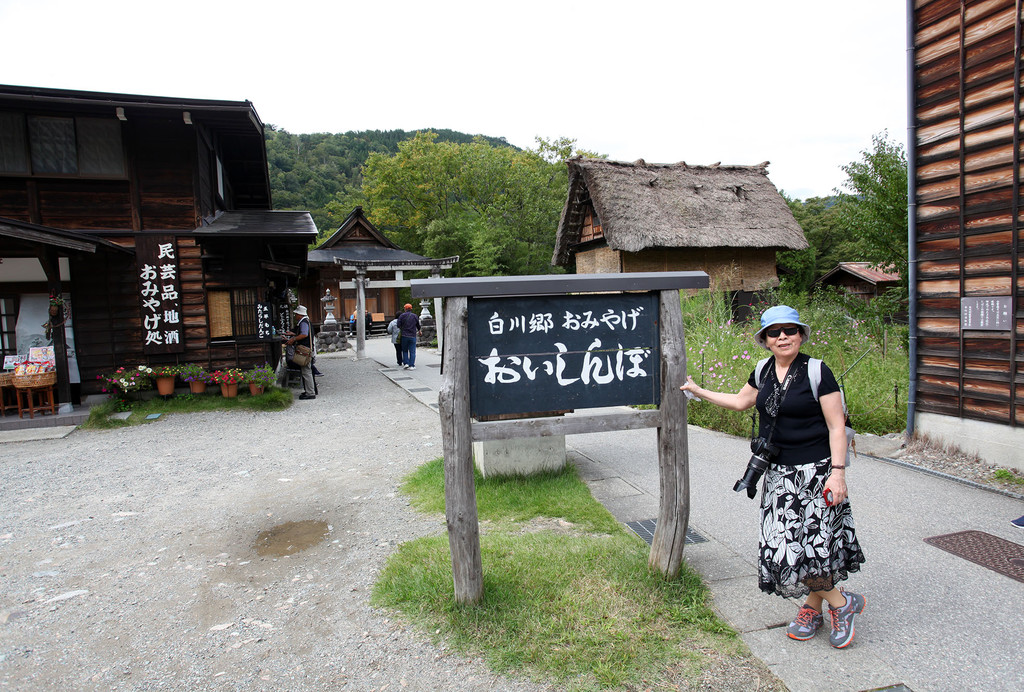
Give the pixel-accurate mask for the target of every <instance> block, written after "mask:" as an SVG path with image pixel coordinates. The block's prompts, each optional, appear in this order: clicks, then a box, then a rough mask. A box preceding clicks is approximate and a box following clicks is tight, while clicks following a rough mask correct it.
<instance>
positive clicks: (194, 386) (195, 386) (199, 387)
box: [188, 380, 206, 394]
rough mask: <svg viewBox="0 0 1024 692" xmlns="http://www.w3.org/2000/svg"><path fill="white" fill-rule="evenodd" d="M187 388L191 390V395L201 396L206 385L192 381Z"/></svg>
mask: <svg viewBox="0 0 1024 692" xmlns="http://www.w3.org/2000/svg"><path fill="white" fill-rule="evenodd" d="M188 388H189V389H191V390H192V393H193V394H202V393H203V392H205V391H206V383H205V382H200V381H198V380H193V381H192V382H189V383H188Z"/></svg>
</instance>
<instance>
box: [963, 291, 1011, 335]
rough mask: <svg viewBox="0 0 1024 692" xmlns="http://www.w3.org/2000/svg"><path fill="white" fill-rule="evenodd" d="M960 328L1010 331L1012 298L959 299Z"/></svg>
mask: <svg viewBox="0 0 1024 692" xmlns="http://www.w3.org/2000/svg"><path fill="white" fill-rule="evenodd" d="M960 329H981V330H988V331H1010V330H1011V329H1013V299H1012V298H1011V297H1010V296H987V297H984V298H961V299H960Z"/></svg>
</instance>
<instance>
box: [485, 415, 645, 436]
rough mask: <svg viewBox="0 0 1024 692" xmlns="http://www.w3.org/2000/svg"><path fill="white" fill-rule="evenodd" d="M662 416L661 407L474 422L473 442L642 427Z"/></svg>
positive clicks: (637, 428)
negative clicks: (644, 409) (583, 414)
mask: <svg viewBox="0 0 1024 692" xmlns="http://www.w3.org/2000/svg"><path fill="white" fill-rule="evenodd" d="M661 419H662V415H661V411H658V410H647V411H631V412H628V413H610V414H595V415H590V416H569V417H562V416H558V417H550V418H523V419H518V420H498V421H487V422H485V423H481V422H477V423H473V425H472V435H473V442H486V441H488V440H505V439H508V438H514V437H550V436H553V435H576V434H579V433H595V432H611V431H614V430H639V429H641V428H657V427H658V426H660V425H661Z"/></svg>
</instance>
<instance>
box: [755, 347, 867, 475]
mask: <svg viewBox="0 0 1024 692" xmlns="http://www.w3.org/2000/svg"><path fill="white" fill-rule="evenodd" d="M769 360H771V358H770V357H769V358H762V359H761V360H759V361H757V366H756V367H755V368H754V384H755V385H757V388H758V389H760V388H761V383H762V382H763V381H764V369H765V366H767V365H768V361H769ZM807 379H808V380H809V381H810V383H811V394H813V395H814V400H815V401H817V400H818V386H819V385H820V384H821V358H811V359H809V360H808V361H807ZM839 397H840V399H841V400H842V402H843V417H844V418H845V419H846V462H845V463H846V465H847V466H849V465H850V450H851V449H852V450H853V455H854V456H857V445H856V443H855V442H854V435H856V433H855V432H854V430H853V428H852V427H851V426H850V411H849V410H848V409H847V408H846V394H845V393H844V392H843V388H842V387H840V388H839Z"/></svg>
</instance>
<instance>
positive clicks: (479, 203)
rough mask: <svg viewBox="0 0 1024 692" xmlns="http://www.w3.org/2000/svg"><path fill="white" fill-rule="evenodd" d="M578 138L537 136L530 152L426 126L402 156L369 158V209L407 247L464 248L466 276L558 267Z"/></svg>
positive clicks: (437, 251) (433, 252)
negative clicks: (442, 137)
mask: <svg viewBox="0 0 1024 692" xmlns="http://www.w3.org/2000/svg"><path fill="white" fill-rule="evenodd" d="M572 145H573V141H572V140H567V139H564V138H563V139H559V140H556V141H555V142H548V141H547V140H543V139H538V148H537V150H526V151H521V150H517V149H512V148H510V147H507V146H495V145H493V144H491V143H489V142H487V141H485V140H484V139H482V138H474V139H473V140H472V141H470V142H463V143H456V142H445V141H438V137H437V135H436V133H433V132H420V133H417V134H416V136H415V137H413V138H412V139H411V140H407V141H404V142H401V143H399V144H398V151H397V152H396V153H395V154H393V155H388V154H385V153H380V152H378V153H373V154H370V156H369V157H368V158H367V161H366V165H365V166H364V168H363V193H364V195H365V197H366V200H367V205H368V211H367V215H368V216H369V217H370V218H371V220H372V221H373V222H374V223H375V224H376V225H377V227H378V228H381V229H382V230H384V231H385V232H386V233H387V234H388V235H389V237H390V238H391V239H392V240H394V241H395V242H396V243H397V244H399V245H401V246H402V247H403V248H405V249H407V250H410V251H412V252H416V253H419V254H424V255H428V256H435V257H436V256H441V255H445V256H447V255H455V254H457V255H459V256H460V259H461V261H460V262H459V264H458V265H457V266H456V272H457V273H459V274H462V275H469V276H485V275H512V274H543V273H551V272H553V271H556V270H555V269H554V268H553V267H552V266H551V252H552V249H553V248H554V238H555V232H556V230H557V227H558V219H559V217H560V215H561V211H562V206H563V204H564V202H565V191H566V187H567V184H568V174H567V170H566V167H565V164H564V158H565V157H567V156H570V155H572V154H573V153H574V152H573V146H572Z"/></svg>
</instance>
